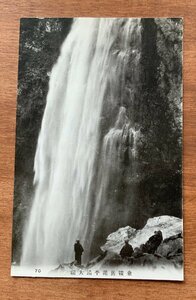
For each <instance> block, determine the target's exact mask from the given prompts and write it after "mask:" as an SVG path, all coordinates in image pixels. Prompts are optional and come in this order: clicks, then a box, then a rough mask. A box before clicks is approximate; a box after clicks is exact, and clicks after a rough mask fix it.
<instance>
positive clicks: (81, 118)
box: [21, 18, 141, 265]
mask: <svg viewBox="0 0 196 300" xmlns="http://www.w3.org/2000/svg"><path fill="white" fill-rule="evenodd" d="M140 32H141V25H140V19H107V18H106V19H91V18H89V19H82V18H81V19H76V20H75V21H74V23H73V25H72V28H71V31H70V33H69V35H68V37H67V38H66V40H65V42H64V44H63V46H62V49H61V54H60V56H59V59H58V61H57V63H56V65H55V66H54V67H53V70H52V73H51V78H50V82H49V92H48V96H47V104H46V108H45V112H44V116H43V121H42V127H41V131H40V135H39V139H38V145H37V150H36V156H35V163H34V169H35V177H34V184H35V195H34V199H33V204H32V208H31V212H30V216H29V220H28V224H27V227H26V229H25V232H24V238H23V251H22V258H21V265H52V264H59V263H62V262H70V261H72V260H73V244H74V242H75V240H76V239H77V238H78V239H80V240H81V243H82V244H83V245H84V248H85V244H87V245H88V248H89V247H90V245H91V242H92V239H93V234H90V235H89V232H90V230H91V225H92V218H93V219H94V221H93V222H94V223H96V220H97V219H98V214H99V213H100V208H101V207H103V204H104V203H106V199H105V197H106V194H105V192H104V191H105V189H106V185H107V182H108V179H107V178H106V177H108V176H110V172H111V168H109V167H108V172H107V170H106V168H107V166H108V164H107V163H106V164H105V168H104V169H102V171H99V172H98V173H99V176H100V174H101V172H104V174H103V178H102V180H98V181H97V183H96V188H95V184H94V181H95V177H96V171H97V162H98V161H99V159H98V157H103V156H104V151H105V154H106V156H105V158H104V159H105V161H106V160H107V161H108V160H110V159H111V161H112V162H113V164H115V161H116V164H118V159H117V160H115V159H114V157H115V155H118V153H116V154H115V153H114V152H115V147H116V146H115V145H116V144H115V143H116V142H117V141H118V140H119V138H120V139H123V138H122V136H125V135H127V136H129V139H131V138H133V132H134V129H133V128H132V127H131V124H130V122H129V120H128V117H127V116H126V109H125V108H124V107H123V105H124V100H125V98H126V97H129V96H130V94H131V93H132V91H133V83H134V80H137V79H136V76H137V72H135V71H136V69H137V66H138V61H139V45H140ZM135 41H137V42H136V43H135ZM133 45H134V46H133ZM135 45H136V46H135ZM130 60H132V61H134V62H133V67H132V69H130V70H129V71H128V70H127V68H128V66H129V68H130ZM127 72H130V73H131V76H132V79H131V80H129V83H130V82H131V85H130V86H128V85H127V82H126V74H127ZM106 102H107V105H109V106H111V108H112V107H113V108H116V111H117V110H118V109H120V112H119V114H118V117H117V116H115V117H117V121H115V122H114V123H113V124H115V123H116V124H115V126H114V128H113V129H110V130H109V131H108V133H107V134H106V136H105V137H102V134H101V129H100V128H101V120H102V114H103V110H104V103H106ZM120 123H122V124H121V125H120ZM123 124H124V125H123ZM119 126H120V127H119ZM100 144H103V145H102V146H100ZM133 148H134V147H132V150H131V151H135V150H133ZM99 149H102V150H101V153H102V154H101V156H100V155H99ZM117 152H118V151H117ZM113 167H114V168H115V167H116V168H119V166H117V165H116V166H115V165H113ZM104 178H105V180H103V179H104ZM93 189H95V190H96V197H95V199H94V201H92V193H93V191H92V190H93ZM125 209H126V208H125ZM100 222H101V221H100V217H99V224H100ZM95 228H96V230H98V227H97V226H95ZM92 231H93V230H92ZM86 257H87V259H88V251H86Z"/></svg>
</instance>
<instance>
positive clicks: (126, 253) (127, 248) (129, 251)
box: [120, 243, 133, 258]
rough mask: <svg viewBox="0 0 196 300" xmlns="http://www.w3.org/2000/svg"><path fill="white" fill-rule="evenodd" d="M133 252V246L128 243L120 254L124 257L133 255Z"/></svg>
mask: <svg viewBox="0 0 196 300" xmlns="http://www.w3.org/2000/svg"><path fill="white" fill-rule="evenodd" d="M132 254H133V247H132V246H131V245H130V244H128V243H126V244H125V245H124V246H123V247H122V249H121V250H120V256H121V257H122V258H125V257H131V256H132Z"/></svg>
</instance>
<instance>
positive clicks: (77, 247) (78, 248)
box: [74, 240, 84, 265]
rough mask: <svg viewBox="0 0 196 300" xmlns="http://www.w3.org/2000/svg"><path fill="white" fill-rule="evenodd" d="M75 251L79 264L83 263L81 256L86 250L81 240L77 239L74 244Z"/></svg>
mask: <svg viewBox="0 0 196 300" xmlns="http://www.w3.org/2000/svg"><path fill="white" fill-rule="evenodd" d="M74 251H75V260H76V262H77V264H78V265H81V257H82V252H83V251H84V249H83V247H82V245H81V244H80V241H79V240H77V241H76V243H75V244H74Z"/></svg>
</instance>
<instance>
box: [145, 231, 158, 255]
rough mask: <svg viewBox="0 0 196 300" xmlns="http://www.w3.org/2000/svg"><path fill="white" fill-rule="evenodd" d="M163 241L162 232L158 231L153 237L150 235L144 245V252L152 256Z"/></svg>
mask: <svg viewBox="0 0 196 300" xmlns="http://www.w3.org/2000/svg"><path fill="white" fill-rule="evenodd" d="M162 240H163V235H162V232H161V231H160V230H159V231H157V232H156V233H155V234H154V235H152V236H151V237H150V238H149V240H148V241H147V242H146V243H145V245H144V246H145V250H146V251H145V252H147V253H151V254H154V253H155V251H156V250H157V248H158V247H159V245H160V244H161V242H162Z"/></svg>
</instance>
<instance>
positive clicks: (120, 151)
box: [11, 17, 184, 281]
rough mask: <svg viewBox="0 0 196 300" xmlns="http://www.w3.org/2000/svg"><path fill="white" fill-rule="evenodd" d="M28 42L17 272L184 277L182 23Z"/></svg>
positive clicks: (77, 26)
mask: <svg viewBox="0 0 196 300" xmlns="http://www.w3.org/2000/svg"><path fill="white" fill-rule="evenodd" d="M19 38H20V40H19V59H18V61H19V63H18V89H17V116H16V148H15V185H14V208H13V229H12V231H13V232H12V262H11V275H12V276H21V277H23V276H24V277H61V278H97V279H99V278H104V279H129V280H130V279H146V280H178V281H182V280H183V279H184V271H183V200H182V194H183V193H182V192H183V190H182V144H183V140H182V130H183V118H182V115H183V105H182V104H183V99H182V98H183V82H182V63H183V61H182V51H183V49H182V43H183V19H182V18H169V17H168V18H86V17H85V18H84V17H83V18H23V19H21V20H20V37H19Z"/></svg>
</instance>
